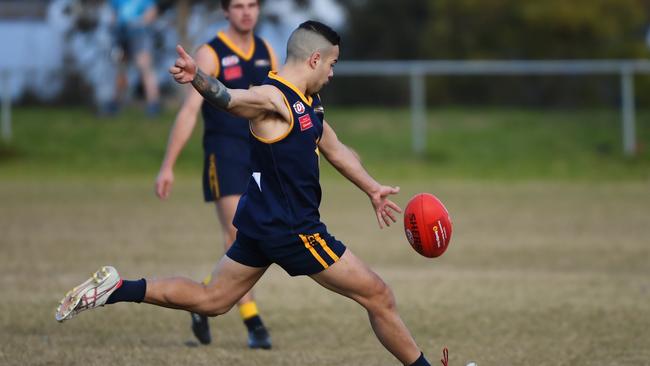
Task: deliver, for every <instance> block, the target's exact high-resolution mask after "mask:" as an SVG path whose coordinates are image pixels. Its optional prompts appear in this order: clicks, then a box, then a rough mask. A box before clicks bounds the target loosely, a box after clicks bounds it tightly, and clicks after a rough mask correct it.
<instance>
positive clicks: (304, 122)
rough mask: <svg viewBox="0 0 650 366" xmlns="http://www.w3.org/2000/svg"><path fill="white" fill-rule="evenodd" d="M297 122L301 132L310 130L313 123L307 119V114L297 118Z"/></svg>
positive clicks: (309, 118)
mask: <svg viewBox="0 0 650 366" xmlns="http://www.w3.org/2000/svg"><path fill="white" fill-rule="evenodd" d="M298 122H299V123H300V131H301V132H302V131H304V130H307V129H310V128H311V127H312V126H313V125H314V124H313V123H311V117H309V115H308V114H305V115H304V116H300V117H299V118H298Z"/></svg>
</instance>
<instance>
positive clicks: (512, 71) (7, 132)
mask: <svg viewBox="0 0 650 366" xmlns="http://www.w3.org/2000/svg"><path fill="white" fill-rule="evenodd" d="M648 73H650V61H646V60H597V61H596V60H553V61H550V60H549V61H367V62H366V61H345V62H341V63H339V64H337V66H336V75H337V76H341V75H343V76H346V75H347V76H408V77H409V78H410V88H411V133H412V146H413V152H414V153H416V154H422V153H424V151H425V150H426V84H425V78H426V76H429V75H619V76H620V78H621V121H622V128H621V130H622V144H623V152H624V154H625V155H627V156H633V155H634V154H635V153H636V144H637V140H636V123H635V103H634V75H635V74H648ZM9 77H10V71H9V70H0V83H1V84H2V85H1V86H0V89H1V90H2V117H1V122H0V124H1V128H0V135H1V136H0V137H2V139H3V140H5V141H9V140H11V101H10V100H11V99H10V98H11V96H10V92H9Z"/></svg>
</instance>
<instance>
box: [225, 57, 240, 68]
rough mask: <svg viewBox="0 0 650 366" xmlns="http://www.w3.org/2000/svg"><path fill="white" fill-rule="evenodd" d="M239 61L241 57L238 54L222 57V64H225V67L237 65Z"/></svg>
mask: <svg viewBox="0 0 650 366" xmlns="http://www.w3.org/2000/svg"><path fill="white" fill-rule="evenodd" d="M238 63H239V57H237V56H236V55H230V56H226V57H224V58H222V59H221V64H222V65H223V67H228V66H232V65H237V64H238Z"/></svg>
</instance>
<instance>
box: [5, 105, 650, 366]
mask: <svg viewBox="0 0 650 366" xmlns="http://www.w3.org/2000/svg"><path fill="white" fill-rule="evenodd" d="M14 112H15V113H14V132H15V140H14V142H13V143H12V144H11V145H3V146H2V150H1V151H0V248H1V253H2V255H1V256H0V281H1V287H0V288H2V293H3V295H2V300H0V364H2V365H107V364H113V365H185V364H187V365H395V364H397V363H396V361H395V360H394V359H393V358H392V356H390V355H389V354H388V353H387V352H386V351H385V350H384V349H383V348H382V347H381V345H380V344H379V343H378V341H377V340H376V339H375V338H374V336H372V334H371V330H370V327H369V325H368V322H367V319H366V315H365V313H364V311H363V310H362V309H361V308H360V307H359V306H358V305H356V304H354V303H353V302H351V301H349V300H347V299H344V298H342V297H339V296H336V295H333V294H332V293H330V292H328V291H327V290H325V289H323V288H321V287H320V286H318V285H316V284H315V283H314V282H313V281H311V280H310V279H308V278H294V279H290V278H289V276H288V275H286V274H285V273H284V272H283V271H282V270H281V269H279V268H278V267H271V269H270V270H269V271H268V272H267V274H266V275H265V276H264V277H263V278H262V280H261V281H260V283H259V284H258V286H257V287H256V290H257V295H258V304H259V306H260V310H261V312H262V315H263V316H264V318H265V322H266V323H267V325H268V326H269V328H270V331H271V333H272V337H273V342H274V348H273V350H271V351H249V350H248V349H247V348H246V346H245V329H244V327H243V326H242V325H241V323H240V320H239V316H238V315H237V314H236V312H234V311H232V312H231V313H229V314H227V315H225V316H223V317H220V318H217V319H213V320H212V325H213V332H214V334H213V335H214V336H215V338H216V339H215V342H214V343H213V344H212V345H210V346H198V345H197V344H196V342H195V341H194V339H193V337H192V334H191V331H190V329H189V316H188V314H187V313H184V312H180V311H173V310H167V309H159V308H155V307H152V306H149V305H135V304H126V305H118V306H112V307H106V308H102V309H98V310H94V311H93V312H88V313H83V314H80V315H79V316H78V318H75V319H73V320H72V321H70V322H66V323H64V324H59V323H57V322H56V321H54V310H55V308H56V305H57V302H58V300H59V299H60V297H61V296H62V295H63V294H64V293H65V292H66V291H67V290H68V289H69V287H71V286H73V285H75V284H76V283H77V282H79V281H81V280H83V279H84V278H85V277H87V276H88V275H89V274H90V273H91V272H92V271H94V270H96V269H97V268H98V267H99V266H101V265H104V264H111V265H114V266H115V267H116V268H117V269H118V270H119V271H120V272H121V274H122V275H123V276H124V277H126V278H139V277H141V276H145V277H152V276H168V275H185V276H190V277H192V278H195V279H201V278H202V277H203V276H204V275H205V274H206V273H207V272H208V271H209V270H210V269H211V266H212V264H213V262H214V260H216V259H217V258H218V257H219V256H220V255H221V249H220V248H221V240H220V236H219V235H220V234H219V231H218V230H219V229H218V225H217V223H216V220H215V215H214V212H213V209H212V207H211V206H209V205H204V204H202V203H201V192H200V185H199V184H200V181H199V179H198V174H199V167H200V161H199V160H200V147H199V136H198V134H195V135H197V136H195V138H194V140H192V142H191V145H190V146H189V147H188V150H187V151H186V153H184V155H183V157H182V159H181V161H179V163H178V166H179V169H178V172H177V173H178V174H177V184H176V186H175V189H174V192H173V194H172V198H171V199H170V200H169V201H168V202H165V203H161V202H159V201H158V200H157V199H156V198H155V196H154V195H153V189H152V187H153V181H154V178H155V174H156V173H157V169H158V164H159V160H160V159H161V157H162V153H163V151H164V143H165V141H166V134H167V131H168V128H169V122H168V121H170V120H171V117H172V115H171V114H167V115H166V116H165V118H161V120H160V121H146V120H143V119H142V116H141V115H140V114H139V112H137V111H127V113H126V114H124V115H122V117H120V119H118V120H116V121H106V120H104V121H95V120H94V119H93V118H92V116H91V115H90V114H88V113H87V112H85V111H83V110H81V109H76V108H71V109H67V110H66V109H42V108H37V109H29V110H28V109H26V108H22V109H21V108H19V109H17V110H15V111H14ZM328 113H329V114H328V119H330V120H331V122H332V124H333V126H334V127H335V128H336V130H337V131H338V132H339V137H340V138H341V139H342V140H343V141H344V142H347V143H349V144H350V145H351V146H352V147H353V148H355V150H356V151H358V152H359V153H360V155H361V156H362V158H363V160H364V163H365V164H366V166H367V167H368V168H369V170H370V171H371V172H375V174H374V175H375V176H376V177H377V178H378V179H379V180H380V181H382V182H385V183H387V184H394V185H399V186H401V188H402V192H401V193H400V195H399V196H397V198H396V202H397V203H398V204H400V205H401V206H402V207H403V206H404V205H405V203H406V202H407V201H408V199H409V198H410V197H411V196H412V195H413V194H415V193H418V192H431V193H434V194H436V195H437V196H438V197H440V198H441V199H442V200H443V201H444V202H445V203H446V205H447V208H448V209H449V211H450V213H451V216H452V219H453V222H454V233H453V238H452V243H451V245H450V247H449V249H448V251H447V252H446V253H445V254H444V255H443V256H442V257H440V258H437V259H426V258H423V257H420V256H419V255H418V254H417V253H415V252H414V251H413V250H412V249H410V247H409V246H408V243H407V242H406V240H405V238H404V234H403V231H402V227H401V225H395V226H393V227H391V228H389V229H384V230H379V229H378V228H377V224H376V221H375V218H374V215H373V212H372V211H371V206H370V205H369V203H368V200H367V198H366V197H365V196H364V195H363V194H362V193H361V192H359V191H358V190H357V189H356V188H355V187H354V186H352V185H351V184H349V183H347V182H346V181H345V180H344V179H343V178H341V177H338V176H337V175H336V174H335V172H333V171H332V169H331V167H329V166H328V165H327V163H325V162H323V163H322V166H323V170H324V171H323V186H324V187H323V188H324V200H323V206H322V211H321V213H322V217H323V219H324V221H325V222H326V223H327V224H328V228H329V230H330V231H331V232H332V233H333V234H334V235H336V236H337V238H339V239H341V240H342V241H343V242H345V243H346V244H347V245H348V247H349V248H350V249H351V250H353V251H354V252H355V253H356V254H357V255H359V256H360V257H361V258H362V259H364V260H365V261H366V262H367V263H368V264H370V265H371V266H372V267H373V268H374V269H375V270H376V271H377V272H379V273H380V274H381V275H382V277H383V278H384V279H385V280H386V281H387V282H388V283H389V284H390V285H391V286H392V288H393V290H394V292H395V294H396V296H397V300H398V308H399V309H400V312H401V314H402V317H403V318H404V321H405V322H406V324H407V325H408V326H409V328H410V329H411V331H412V332H413V333H414V335H415V338H416V340H417V341H418V343H419V345H420V346H421V347H422V349H423V350H424V351H425V353H426V354H427V355H428V357H429V359H430V360H431V361H434V364H435V363H437V359H438V358H439V357H440V354H441V352H440V351H441V349H442V347H444V346H446V347H448V348H449V351H450V354H449V359H450V360H449V361H450V362H449V364H450V365H465V364H466V363H467V362H469V361H470V360H474V361H476V362H477V363H478V364H479V365H481V366H486V365H553V366H558V365H567V366H568V365H571V366H574V365H602V366H605V365H608V366H609V365H650V333H649V332H648V329H650V306H649V304H650V155H649V154H648V152H647V151H645V150H644V148H643V146H641V151H640V155H639V156H638V157H637V158H635V159H627V158H623V157H622V156H621V153H620V143H619V140H620V137H619V135H620V132H619V130H618V119H617V114H616V111H555V112H549V111H522V110H495V109H470V110H463V109H460V108H458V109H444V110H439V111H436V110H431V111H430V113H429V118H430V121H429V126H428V127H429V129H428V137H429V145H428V150H427V154H426V156H424V157H421V158H414V157H412V156H411V155H410V154H409V140H408V136H409V131H408V128H407V127H408V114H407V113H406V112H405V111H403V110H397V111H393V110H373V109H355V110H342V109H334V108H333V109H332V111H331V112H328ZM638 117H639V125H638V126H637V127H638V133H639V138H640V140H641V142H643V141H650V127H649V125H650V124H649V123H648V122H649V121H650V118H649V117H650V115H648V114H645V113H643V112H642V113H640V114H639V116H638Z"/></svg>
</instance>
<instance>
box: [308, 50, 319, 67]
mask: <svg viewBox="0 0 650 366" xmlns="http://www.w3.org/2000/svg"><path fill="white" fill-rule="evenodd" d="M321 57H322V55H321V53H320V51H315V52H314V53H312V54H311V56H309V66H311V68H312V69H315V68H316V67H318V63H319V62H320V60H321Z"/></svg>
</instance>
